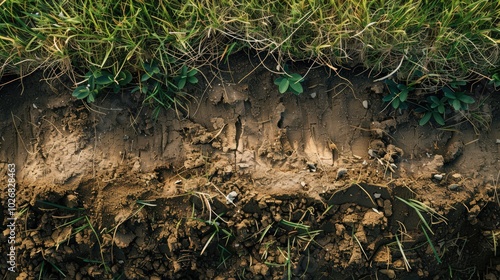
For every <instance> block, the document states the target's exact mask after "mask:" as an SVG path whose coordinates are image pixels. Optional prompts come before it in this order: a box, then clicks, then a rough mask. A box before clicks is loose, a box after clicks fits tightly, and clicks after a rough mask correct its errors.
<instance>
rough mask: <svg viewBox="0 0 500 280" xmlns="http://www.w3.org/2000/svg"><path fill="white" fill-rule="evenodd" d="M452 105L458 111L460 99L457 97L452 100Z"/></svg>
mask: <svg viewBox="0 0 500 280" xmlns="http://www.w3.org/2000/svg"><path fill="white" fill-rule="evenodd" d="M452 106H453V108H454V109H455V111H459V110H460V109H462V103H460V100H458V99H455V100H453V103H452Z"/></svg>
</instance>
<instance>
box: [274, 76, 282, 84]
mask: <svg viewBox="0 0 500 280" xmlns="http://www.w3.org/2000/svg"><path fill="white" fill-rule="evenodd" d="M283 79H284V77H279V78H276V80H274V84H275V85H277V86H279V85H280V84H281V81H282V80H283Z"/></svg>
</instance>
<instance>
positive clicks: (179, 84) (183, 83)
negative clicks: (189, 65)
mask: <svg viewBox="0 0 500 280" xmlns="http://www.w3.org/2000/svg"><path fill="white" fill-rule="evenodd" d="M184 86H186V78H181V79H180V80H179V82H177V88H178V89H179V90H181V89H183V88H184Z"/></svg>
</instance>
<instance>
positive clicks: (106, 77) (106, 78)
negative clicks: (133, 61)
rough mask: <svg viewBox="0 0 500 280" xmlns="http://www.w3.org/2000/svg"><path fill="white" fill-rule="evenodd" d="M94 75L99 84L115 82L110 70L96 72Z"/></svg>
mask: <svg viewBox="0 0 500 280" xmlns="http://www.w3.org/2000/svg"><path fill="white" fill-rule="evenodd" d="M96 75H97V76H96ZM94 76H95V77H96V79H95V83H96V84H97V85H109V84H111V83H113V76H112V75H111V74H110V73H109V72H108V71H101V72H100V73H95V74H94Z"/></svg>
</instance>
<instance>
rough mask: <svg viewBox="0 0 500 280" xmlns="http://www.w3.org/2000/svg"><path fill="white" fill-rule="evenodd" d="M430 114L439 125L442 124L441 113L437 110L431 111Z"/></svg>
mask: <svg viewBox="0 0 500 280" xmlns="http://www.w3.org/2000/svg"><path fill="white" fill-rule="evenodd" d="M432 116H433V117H434V120H435V121H436V122H437V123H438V124H440V125H444V119H443V116H441V114H439V113H437V112H433V113H432Z"/></svg>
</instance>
